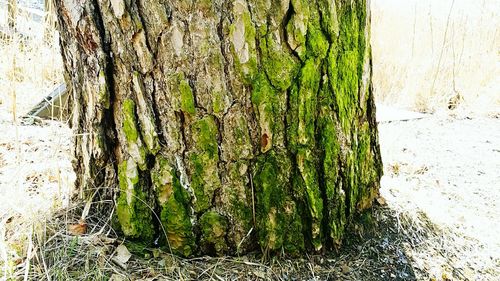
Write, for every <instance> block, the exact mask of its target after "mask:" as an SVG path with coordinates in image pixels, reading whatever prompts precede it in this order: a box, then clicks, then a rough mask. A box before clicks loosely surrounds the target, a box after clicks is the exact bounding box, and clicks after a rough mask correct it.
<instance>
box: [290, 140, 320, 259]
mask: <svg viewBox="0 0 500 281" xmlns="http://www.w3.org/2000/svg"><path fill="white" fill-rule="evenodd" d="M316 159H317V157H316V155H314V154H313V152H312V150H311V149H308V148H300V149H299V150H298V151H297V155H296V162H297V166H298V179H297V181H296V183H297V184H299V185H301V186H300V187H296V188H298V189H301V190H304V191H305V195H306V200H305V201H306V203H307V211H308V217H309V218H310V219H311V221H310V226H311V242H312V244H313V246H314V248H315V249H316V250H320V249H321V247H322V229H321V223H322V221H323V198H322V193H321V189H320V185H319V175H318V172H317V170H316V167H317V166H318V164H319V163H317V160H316Z"/></svg>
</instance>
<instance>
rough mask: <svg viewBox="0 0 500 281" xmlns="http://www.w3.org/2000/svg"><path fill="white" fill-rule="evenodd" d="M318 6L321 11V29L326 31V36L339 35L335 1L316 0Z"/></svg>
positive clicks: (334, 36) (333, 36)
mask: <svg viewBox="0 0 500 281" xmlns="http://www.w3.org/2000/svg"><path fill="white" fill-rule="evenodd" d="M359 2H362V1H359ZM318 6H319V10H320V11H321V27H322V29H323V30H324V31H325V32H326V34H327V36H328V37H330V38H336V37H337V36H338V35H339V19H338V16H337V7H336V1H331V0H318Z"/></svg>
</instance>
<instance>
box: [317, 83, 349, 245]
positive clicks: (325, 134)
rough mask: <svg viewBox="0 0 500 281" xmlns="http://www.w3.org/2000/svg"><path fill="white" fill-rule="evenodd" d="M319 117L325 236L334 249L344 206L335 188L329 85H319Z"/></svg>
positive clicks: (336, 135)
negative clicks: (324, 201) (333, 245)
mask: <svg viewBox="0 0 500 281" xmlns="http://www.w3.org/2000/svg"><path fill="white" fill-rule="evenodd" d="M318 100H319V101H320V102H319V115H318V121H317V126H318V128H317V130H318V133H319V144H320V147H321V148H320V149H321V154H322V156H321V159H322V167H321V168H322V169H321V173H322V177H323V185H324V192H325V198H326V206H325V208H326V211H327V213H326V216H327V217H326V220H327V221H326V225H325V231H327V233H326V235H328V238H329V239H331V241H333V242H334V243H335V244H336V245H340V241H341V239H342V234H343V232H344V227H345V222H346V219H345V211H344V207H343V206H344V202H345V198H344V197H345V195H344V194H343V191H342V190H341V186H340V185H339V184H338V180H339V178H338V176H339V175H338V173H339V165H340V164H339V155H340V143H339V135H340V134H341V132H337V128H336V125H335V124H336V122H337V121H336V117H335V112H334V110H333V106H334V104H335V99H334V95H333V93H332V91H331V88H330V85H329V83H328V81H325V83H324V84H323V85H322V88H321V90H320V93H319V97H318Z"/></svg>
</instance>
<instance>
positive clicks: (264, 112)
mask: <svg viewBox="0 0 500 281" xmlns="http://www.w3.org/2000/svg"><path fill="white" fill-rule="evenodd" d="M251 98H252V104H253V106H254V110H255V112H257V119H258V122H259V126H260V135H261V147H260V149H261V151H262V152H267V151H269V150H270V149H271V148H272V146H273V143H274V135H275V132H277V131H279V129H280V128H278V126H279V125H280V124H279V123H278V122H277V121H279V116H280V112H279V101H278V95H277V93H276V91H275V90H274V88H273V87H272V86H271V84H270V82H269V80H268V79H267V77H266V75H265V74H264V73H259V74H258V76H257V78H256V79H255V81H254V83H253V87H252V97H251Z"/></svg>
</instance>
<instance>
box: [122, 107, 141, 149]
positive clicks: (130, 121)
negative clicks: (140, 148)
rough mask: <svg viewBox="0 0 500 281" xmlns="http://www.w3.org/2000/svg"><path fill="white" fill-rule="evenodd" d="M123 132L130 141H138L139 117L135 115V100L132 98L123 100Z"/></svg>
mask: <svg viewBox="0 0 500 281" xmlns="http://www.w3.org/2000/svg"><path fill="white" fill-rule="evenodd" d="M122 109H123V111H122V112H123V132H124V133H125V137H126V138H127V141H128V142H137V139H138V138H139V132H138V131H137V127H136V124H137V119H136V117H135V102H134V101H133V100H131V99H125V100H124V101H123V107H122Z"/></svg>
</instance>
